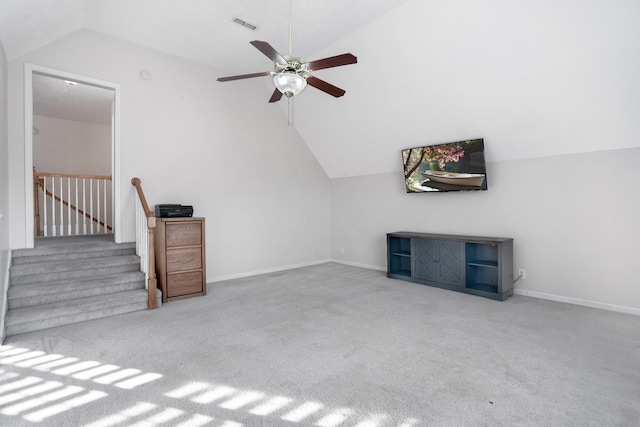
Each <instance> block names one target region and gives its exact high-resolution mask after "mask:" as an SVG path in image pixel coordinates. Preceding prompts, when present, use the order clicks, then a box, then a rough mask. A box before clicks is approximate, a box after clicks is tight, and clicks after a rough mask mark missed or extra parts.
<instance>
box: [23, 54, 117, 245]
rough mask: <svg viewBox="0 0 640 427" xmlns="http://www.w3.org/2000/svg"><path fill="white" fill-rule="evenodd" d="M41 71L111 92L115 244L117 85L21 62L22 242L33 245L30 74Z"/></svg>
mask: <svg viewBox="0 0 640 427" xmlns="http://www.w3.org/2000/svg"><path fill="white" fill-rule="evenodd" d="M34 73H35V74H41V75H45V76H49V77H53V78H58V79H63V80H73V81H77V82H79V83H82V84H87V85H91V86H96V87H100V88H103V89H110V90H113V92H114V99H113V110H112V112H111V114H112V116H111V153H112V156H111V157H112V160H111V176H112V177H113V178H112V179H113V191H112V194H111V197H112V206H113V227H114V239H115V241H116V243H121V242H122V218H121V213H120V197H119V195H120V85H119V84H117V83H113V82H108V81H106V80H100V79H95V78H93V77H87V76H82V75H79V74H74V73H69V72H66V71H62V70H57V69H54V68H49V67H43V66H41V65H36V64H30V63H26V62H25V64H24V163H25V164H24V170H25V180H24V182H25V214H26V215H27V218H26V224H25V225H26V227H25V245H26V247H27V248H32V247H33V246H34V234H35V230H34V224H33V218H34V205H33V78H32V77H33V74H34Z"/></svg>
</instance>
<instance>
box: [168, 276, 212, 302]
mask: <svg viewBox="0 0 640 427" xmlns="http://www.w3.org/2000/svg"><path fill="white" fill-rule="evenodd" d="M203 283H204V278H203V277H202V271H189V272H186V273H171V274H167V294H168V295H167V297H168V298H172V297H178V296H182V295H189V294H198V293H202V292H203V291H204V289H203V285H202V284H203Z"/></svg>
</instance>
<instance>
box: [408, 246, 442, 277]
mask: <svg viewBox="0 0 640 427" xmlns="http://www.w3.org/2000/svg"><path fill="white" fill-rule="evenodd" d="M411 243H412V245H413V248H412V249H411V253H413V254H414V256H413V259H412V263H413V265H412V266H411V273H412V274H411V276H412V277H416V278H418V279H424V280H431V281H434V282H435V281H437V280H438V263H437V260H438V242H437V241H435V240H423V239H411Z"/></svg>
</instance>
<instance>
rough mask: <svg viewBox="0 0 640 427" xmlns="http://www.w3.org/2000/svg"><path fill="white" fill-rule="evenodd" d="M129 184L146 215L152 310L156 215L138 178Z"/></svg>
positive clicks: (156, 283) (154, 275)
mask: <svg viewBox="0 0 640 427" xmlns="http://www.w3.org/2000/svg"><path fill="white" fill-rule="evenodd" d="M131 184H132V185H133V186H134V187H135V188H136V191H137V192H138V197H139V198H140V203H141V204H142V209H143V210H144V214H145V216H146V217H147V233H148V236H149V247H148V254H149V271H148V275H149V280H148V282H147V289H148V291H149V303H148V305H149V310H153V309H154V308H156V307H157V303H156V287H157V286H158V281H157V279H156V255H155V244H154V240H153V234H154V233H153V230H154V228H156V217H155V216H154V215H153V212H151V210H150V209H149V205H148V204H147V198H146V197H145V196H144V192H143V191H142V186H141V185H140V178H132V179H131Z"/></svg>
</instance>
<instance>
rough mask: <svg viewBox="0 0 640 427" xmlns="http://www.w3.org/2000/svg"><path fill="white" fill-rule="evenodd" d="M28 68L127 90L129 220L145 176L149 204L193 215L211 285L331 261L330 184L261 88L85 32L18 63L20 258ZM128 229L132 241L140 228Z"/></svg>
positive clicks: (14, 152)
mask: <svg viewBox="0 0 640 427" xmlns="http://www.w3.org/2000/svg"><path fill="white" fill-rule="evenodd" d="M24 62H29V63H33V64H36V65H40V66H45V67H50V68H54V69H58V70H63V71H66V72H70V73H74V74H79V75H83V76H87V77H90V78H94V79H100V80H104V81H108V82H113V83H116V84H119V85H120V89H121V100H120V103H121V122H120V137H121V142H120V156H119V160H120V165H121V166H120V167H121V172H122V173H121V175H122V184H121V187H120V188H119V189H117V190H119V191H120V201H121V206H122V209H123V215H125V218H127V219H129V218H131V219H132V218H133V206H134V201H135V194H134V191H133V187H132V186H131V184H130V180H131V178H133V177H136V176H137V177H139V178H140V179H141V180H142V186H143V188H144V191H145V193H146V196H147V200H148V201H149V203H150V204H151V205H154V204H158V203H183V204H191V205H193V206H194V209H195V212H194V214H195V215H196V216H202V217H205V218H206V231H207V279H208V280H209V281H211V280H215V279H218V278H221V277H232V276H236V275H242V274H247V273H251V272H256V271H264V270H269V269H277V268H282V267H287V266H294V265H302V264H305V263H312V262H318V261H321V260H325V259H328V258H329V219H330V207H329V200H330V195H329V192H330V189H329V180H328V178H327V176H326V174H325V173H324V171H323V170H322V169H321V168H320V166H319V164H318V163H317V161H316V160H315V158H314V157H313V156H312V155H311V153H310V152H309V150H308V149H307V147H306V145H305V144H304V142H303V141H302V140H301V138H300V136H299V135H298V133H297V130H296V129H295V128H289V127H287V126H286V117H285V116H284V115H283V113H282V110H281V109H279V108H277V107H275V108H274V106H273V105H269V104H268V103H267V102H266V101H267V100H268V98H269V96H270V92H271V91H269V89H268V88H266V87H265V86H264V85H263V82H251V81H247V82H246V84H241V85H235V84H232V83H227V84H222V83H219V82H216V81H215V79H216V78H217V77H218V76H219V75H220V73H219V72H217V71H216V70H214V69H211V68H209V67H206V66H203V65H200V64H196V63H193V62H190V61H186V60H183V59H179V58H176V57H173V56H170V55H167V54H163V53H160V52H157V51H153V50H150V49H146V48H143V47H141V46H138V45H134V44H130V43H126V42H123V41H121V40H117V39H113V38H110V37H106V36H103V35H100V34H98V33H94V32H91V31H87V30H81V31H78V32H76V33H73V34H71V35H69V36H66V37H64V38H62V39H59V40H57V41H55V42H53V43H51V44H50V45H47V46H45V47H43V48H41V49H37V50H35V51H33V52H31V53H29V54H28V55H26V56H24V57H21V58H17V59H16V60H13V61H11V63H10V64H9V82H10V85H9V156H10V158H11V159H12V162H11V166H10V175H9V177H10V183H11V188H10V194H9V197H10V206H11V215H12V217H13V218H14V219H15V222H13V223H12V229H11V247H13V248H20V247H24V246H25V238H24V234H25V227H26V224H25V221H26V219H27V214H26V213H25V211H24V205H25V203H24V197H25V196H24V191H25V190H24V180H25V178H24V175H25V173H24V172H25V171H24V135H23V133H24V129H23V122H24V121H23V119H24V118H23V115H24V114H23V83H22V81H23V63H24ZM142 70H148V71H149V72H150V74H151V79H150V80H144V79H141V78H140V72H141V71H142ZM123 226H124V228H125V230H123V233H124V235H125V240H127V241H130V240H133V238H134V232H133V221H129V222H127V223H125V224H124V225H123Z"/></svg>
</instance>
